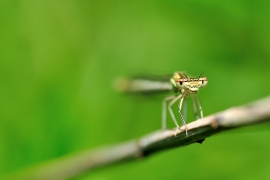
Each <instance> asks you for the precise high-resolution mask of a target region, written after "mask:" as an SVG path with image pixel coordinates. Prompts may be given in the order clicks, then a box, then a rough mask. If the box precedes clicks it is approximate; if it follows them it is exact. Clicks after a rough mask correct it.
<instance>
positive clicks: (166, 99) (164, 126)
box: [162, 96, 175, 130]
mask: <svg viewBox="0 0 270 180" xmlns="http://www.w3.org/2000/svg"><path fill="white" fill-rule="evenodd" d="M174 98H175V96H168V97H165V98H164V99H163V101H162V129H163V130H165V129H166V116H167V114H166V111H167V108H166V102H167V101H169V100H172V99H174Z"/></svg>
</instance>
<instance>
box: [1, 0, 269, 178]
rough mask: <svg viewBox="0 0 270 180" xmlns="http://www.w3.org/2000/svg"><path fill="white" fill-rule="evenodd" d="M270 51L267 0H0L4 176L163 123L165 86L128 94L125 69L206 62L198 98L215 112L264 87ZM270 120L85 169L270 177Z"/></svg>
mask: <svg viewBox="0 0 270 180" xmlns="http://www.w3.org/2000/svg"><path fill="white" fill-rule="evenodd" d="M269 59H270V1H266V0H265V1H263V0H259V1H251V0H227V1H214V0H205V1H200V0H183V1H179V0H167V1H161V0H158V1H142V0H139V1H138V0H137V1H124V0H123V1H120V0H118V1H117V0H114V1H106V0H104V1H85V0H70V1H65V0H46V1H45V0H40V1H36V0H1V1H0V176H1V175H5V174H10V173H13V172H16V171H18V170H20V169H23V168H25V167H28V166H32V165H35V164H39V163H41V162H43V161H46V160H50V159H52V158H56V157H61V156H62V155H65V154H68V153H71V152H76V151H80V150H83V149H87V148H95V147H98V146H101V145H106V144H113V143H118V142H122V141H126V140H129V139H133V138H137V137H140V136H142V135H144V134H147V133H149V132H152V131H155V130H157V129H159V128H160V126H161V101H162V99H163V97H164V95H160V96H155V97H152V96H151V97H145V96H142V97H140V96H135V97H133V96H126V95H121V94H119V93H117V92H115V91H114V90H113V88H112V80H113V79H114V78H115V77H117V76H121V75H122V76H123V75H124V76H132V75H134V74H142V73H143V74H156V75H163V74H168V73H173V72H174V71H186V72H187V73H188V74H189V75H191V76H192V75H193V76H195V77H197V76H198V75H199V74H201V73H202V72H204V76H206V77H207V78H208V79H209V83H208V85H207V87H206V88H204V89H203V90H201V91H200V94H199V96H200V98H201V102H202V105H203V109H204V114H205V115H210V114H212V113H215V112H218V111H221V110H224V109H226V108H229V107H231V106H237V105H241V104H245V103H248V102H251V101H254V100H256V99H259V98H263V97H265V96H267V95H268V94H269V89H270V83H269V78H270V60H269ZM189 114H191V113H190V112H189ZM191 120H193V116H192V115H191V116H189V121H191ZM168 121H169V122H168V125H169V127H174V126H173V123H172V121H171V120H170V119H169V120H168ZM269 128H270V126H269V124H261V125H256V126H253V127H246V128H242V129H238V130H233V131H228V132H224V133H221V134H218V135H216V136H213V137H210V138H208V139H207V140H206V141H205V142H204V143H203V144H202V145H200V144H192V145H189V146H187V147H184V148H175V149H172V150H167V151H163V152H161V153H158V154H155V155H154V156H150V157H149V158H147V159H142V160H139V161H135V162H129V163H124V164H118V165H115V166H111V167H109V168H105V169H100V170H97V171H95V172H93V173H91V174H88V175H86V176H84V177H81V178H78V179H83V180H87V179H98V180H110V179H138V178H139V179H187V178H189V179H254V178H259V179H269V177H270V171H269V168H270V165H269V164H270V155H269V152H270V141H269V137H270V132H269Z"/></svg>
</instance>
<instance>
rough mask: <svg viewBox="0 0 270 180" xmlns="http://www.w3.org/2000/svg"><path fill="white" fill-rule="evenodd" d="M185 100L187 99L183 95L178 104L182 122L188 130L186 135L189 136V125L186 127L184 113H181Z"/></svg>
mask: <svg viewBox="0 0 270 180" xmlns="http://www.w3.org/2000/svg"><path fill="white" fill-rule="evenodd" d="M184 99H185V95H184V94H183V95H182V96H181V99H180V102H179V104H178V112H179V115H180V118H181V120H182V123H183V125H184V126H185V129H186V135H187V136H188V134H187V125H186V121H185V119H184V117H183V115H182V113H181V109H182V104H183V101H184Z"/></svg>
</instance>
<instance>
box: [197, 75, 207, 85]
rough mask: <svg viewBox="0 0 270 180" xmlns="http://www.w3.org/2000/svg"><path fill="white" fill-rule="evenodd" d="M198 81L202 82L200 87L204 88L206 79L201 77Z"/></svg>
mask: <svg viewBox="0 0 270 180" xmlns="http://www.w3.org/2000/svg"><path fill="white" fill-rule="evenodd" d="M199 80H200V81H201V82H202V86H205V85H206V84H207V83H208V80H207V78H206V77H201V78H200V79H199Z"/></svg>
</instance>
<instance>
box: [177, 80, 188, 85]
mask: <svg viewBox="0 0 270 180" xmlns="http://www.w3.org/2000/svg"><path fill="white" fill-rule="evenodd" d="M178 82H179V84H180V85H183V83H184V82H186V80H185V79H179V80H178Z"/></svg>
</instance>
